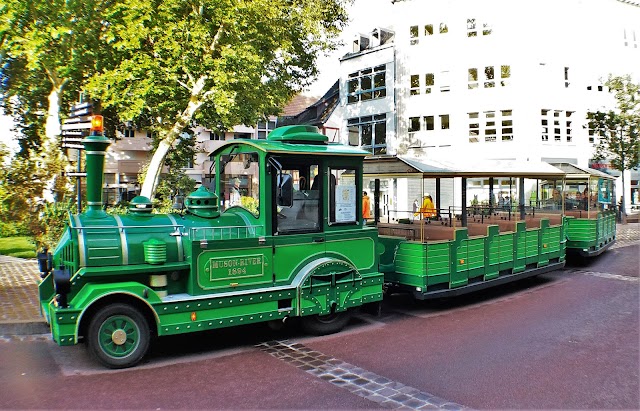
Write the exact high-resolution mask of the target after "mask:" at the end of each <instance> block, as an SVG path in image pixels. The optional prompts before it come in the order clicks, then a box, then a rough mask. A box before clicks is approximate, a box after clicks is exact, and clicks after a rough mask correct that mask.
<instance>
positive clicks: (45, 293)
mask: <svg viewBox="0 0 640 411" xmlns="http://www.w3.org/2000/svg"><path fill="white" fill-rule="evenodd" d="M55 293H56V291H55V285H54V284H53V273H49V274H47V276H46V277H44V278H43V279H42V281H40V284H38V299H39V301H40V313H41V314H42V316H43V317H44V318H45V320H46V321H47V322H49V303H50V302H51V299H52V298H53V297H54V295H55Z"/></svg>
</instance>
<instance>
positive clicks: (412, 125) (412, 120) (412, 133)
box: [408, 117, 420, 148]
mask: <svg viewBox="0 0 640 411" xmlns="http://www.w3.org/2000/svg"><path fill="white" fill-rule="evenodd" d="M408 131H409V147H414V148H416V147H420V139H418V138H417V137H416V134H417V132H418V131H420V117H409V130H408Z"/></svg>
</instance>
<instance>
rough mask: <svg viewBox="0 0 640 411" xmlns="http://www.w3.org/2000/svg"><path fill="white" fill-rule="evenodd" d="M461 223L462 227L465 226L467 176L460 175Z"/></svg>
mask: <svg viewBox="0 0 640 411" xmlns="http://www.w3.org/2000/svg"><path fill="white" fill-rule="evenodd" d="M460 222H461V224H462V226H463V227H466V226H467V178H466V177H462V216H461V221H460Z"/></svg>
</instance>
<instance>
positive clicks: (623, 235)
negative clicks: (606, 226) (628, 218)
mask: <svg viewBox="0 0 640 411" xmlns="http://www.w3.org/2000/svg"><path fill="white" fill-rule="evenodd" d="M633 244H640V223H629V224H624V225H622V224H618V225H617V227H616V242H615V244H614V245H612V246H611V248H612V249H613V248H619V247H626V246H629V245H633Z"/></svg>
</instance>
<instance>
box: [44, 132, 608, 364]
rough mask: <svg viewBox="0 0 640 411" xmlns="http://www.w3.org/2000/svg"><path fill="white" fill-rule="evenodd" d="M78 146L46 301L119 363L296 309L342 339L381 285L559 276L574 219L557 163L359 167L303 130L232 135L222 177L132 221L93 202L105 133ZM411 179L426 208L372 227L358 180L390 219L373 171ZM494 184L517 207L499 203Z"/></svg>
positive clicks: (221, 160)
mask: <svg viewBox="0 0 640 411" xmlns="http://www.w3.org/2000/svg"><path fill="white" fill-rule="evenodd" d="M84 142H85V145H86V152H87V172H88V176H87V182H88V184H87V187H88V193H87V199H88V206H89V207H88V210H87V211H86V212H84V213H82V214H72V215H70V218H69V221H68V223H67V227H66V230H65V232H64V234H63V236H62V238H61V240H60V242H59V244H58V246H57V247H56V248H55V250H54V252H53V255H52V256H51V259H50V261H47V258H46V257H45V256H43V258H41V259H40V263H41V266H42V267H43V270H42V271H43V275H44V279H43V281H42V283H41V284H40V286H39V291H40V301H41V307H42V311H43V314H44V316H45V318H46V319H47V321H48V322H49V323H50V326H51V330H52V334H53V338H54V340H55V341H56V342H57V343H58V344H60V345H71V344H75V343H77V342H79V341H80V340H82V339H84V340H85V341H87V342H88V346H89V349H90V350H91V352H92V353H93V354H94V355H95V357H96V358H97V359H98V360H99V361H101V362H102V363H103V364H105V365H106V366H108V367H113V368H121V367H127V366H132V365H134V364H136V363H137V362H138V361H140V360H141V359H142V357H143V356H144V354H145V353H146V351H147V349H148V346H149V342H150V336H151V335H158V336H163V335H171V334H181V333H188V332H193V331H200V330H207V329H215V328H222V327H229V326H235V325H241V324H250V323H256V322H265V321H283V320H284V319H286V318H289V317H300V318H301V322H302V324H303V326H304V328H305V329H306V330H307V331H308V332H311V333H316V334H322V333H330V332H335V331H338V330H340V329H341V328H342V327H343V326H344V325H345V324H346V323H347V321H348V319H349V314H350V313H351V311H352V310H353V309H354V308H357V307H360V306H362V305H364V304H367V303H377V302H379V301H381V300H382V295H383V283H385V284H386V286H387V287H388V288H390V289H392V290H402V291H408V292H410V293H412V294H413V295H414V296H415V297H417V298H419V299H429V298H437V297H443V296H454V295H459V294H462V293H466V292H470V291H474V290H478V289H481V288H486V287H491V286H494V285H498V284H501V283H505V282H509V281H514V280H517V279H520V278H525V277H529V276H533V275H538V274H541V273H544V272H548V271H551V270H555V269H558V268H561V267H563V266H564V264H565V252H566V248H567V240H566V239H567V236H568V232H569V230H571V227H572V226H571V222H572V221H574V220H575V221H578V220H579V219H580V218H576V219H572V217H565V215H564V205H565V203H564V202H563V201H562V200H561V201H560V202H559V203H557V204H556V205H553V206H549V207H547V206H546V205H547V204H546V203H549V204H548V205H551V198H546V197H550V196H551V194H549V195H548V196H547V194H546V193H552V192H553V189H559V190H562V189H563V187H564V178H565V174H566V173H565V172H564V171H562V170H559V169H557V168H554V167H551V166H549V165H546V166H545V165H538V166H537V167H536V168H533V169H532V168H531V167H530V166H531V164H528V165H525V164H515V165H513V164H512V167H504V164H503V165H502V166H501V167H500V168H496V167H492V168H487V167H486V165H485V166H482V167H480V166H476V167H467V168H466V169H452V168H450V167H446V166H442V165H438V166H437V167H434V166H427V165H426V164H424V163H421V162H420V161H418V160H411V161H409V160H405V161H403V160H402V159H401V158H395V159H394V158H386V157H383V158H370V159H366V160H364V158H365V156H366V155H368V153H366V152H364V151H361V150H359V149H355V148H352V147H348V146H344V145H339V144H329V143H328V142H327V137H326V136H323V135H321V134H319V133H318V132H317V129H315V128H314V127H309V126H290V127H283V128H280V129H276V130H274V131H273V132H272V133H270V134H269V136H268V138H267V139H266V140H232V141H229V142H226V143H225V144H224V145H223V146H221V147H220V148H219V149H217V150H216V151H215V152H214V153H212V158H214V160H215V161H214V167H215V175H216V177H215V181H214V182H213V184H212V185H211V187H210V189H207V188H205V187H200V188H199V189H198V190H196V191H195V192H194V193H191V194H190V195H189V196H188V197H187V199H186V201H185V205H186V209H185V211H184V212H183V213H175V214H153V213H152V209H151V204H150V202H149V201H148V199H146V198H144V197H138V198H136V199H134V200H133V201H132V202H131V205H130V211H129V213H128V214H126V215H122V216H110V215H107V214H106V213H104V212H103V211H102V210H101V206H102V201H101V198H100V196H101V190H100V187H101V186H102V167H103V157H104V150H105V149H106V147H107V146H108V144H109V142H108V140H107V139H105V138H104V137H102V136H101V135H99V133H97V134H96V135H93V136H91V137H89V138H87V139H85V141H84ZM487 170H489V171H487ZM365 174H366V176H367V181H368V182H370V183H372V185H371V186H369V185H367V186H366V187H365V185H364V181H363V177H364V176H365ZM416 174H418V175H419V176H420V178H425V177H429V178H432V179H434V180H435V185H434V186H433V188H435V191H434V192H435V202H434V204H433V205H432V206H429V207H433V209H432V210H425V209H423V208H424V207H420V208H418V209H417V210H410V211H409V210H407V211H406V213H405V215H404V217H403V216H400V215H399V214H396V218H395V220H394V221H390V220H387V221H386V222H384V221H380V216H379V212H378V211H377V212H376V213H375V215H376V219H375V220H376V221H375V223H376V224H372V223H373V222H372V221H369V222H367V221H366V220H365V219H364V218H363V217H362V216H363V210H362V207H363V205H362V201H361V197H360V194H361V193H362V192H363V191H364V190H365V189H369V190H370V191H373V192H374V196H373V197H374V209H375V210H381V209H383V208H384V207H387V210H386V211H387V212H388V215H389V214H390V212H391V210H389V209H388V204H386V205H385V204H380V198H382V197H383V196H382V195H381V194H380V177H383V176H386V177H393V178H397V177H414V176H415V175H416ZM444 179H449V180H456V181H458V182H459V183H456V184H458V185H457V186H456V184H454V185H453V186H456V188H457V189H458V191H459V196H460V198H459V199H460V201H459V202H458V204H461V205H462V206H461V207H456V206H454V205H453V203H451V204H445V203H444V202H443V198H444V197H446V196H445V195H443V192H442V190H441V184H440V183H441V181H444ZM478 179H480V181H482V182H485V181H488V182H489V185H488V186H489V187H490V188H489V198H490V200H489V201H488V203H487V204H484V205H483V204H478V203H477V202H475V198H474V200H472V201H468V199H467V195H468V192H470V191H469V190H468V188H469V187H468V183H469V182H477V181H478ZM494 179H497V180H500V183H499V184H498V185H497V187H498V190H500V188H501V187H503V188H506V189H507V192H508V193H509V195H510V197H511V198H510V201H509V203H508V204H507V203H506V202H503V201H498V200H497V199H494V198H495V197H497V195H500V191H498V193H495V192H494V191H493V188H494V186H495V184H494ZM541 181H542V182H546V184H547V185H546V186H545V185H544V184H543V183H541ZM506 182H508V185H506ZM532 182H535V184H533V183H532ZM532 184H533V185H534V186H535V189H532V188H531V187H532V186H533V185H532ZM423 187H424V186H423ZM516 187H520V189H519V190H517V189H515V188H516ZM527 187H529V188H528V191H529V194H528V196H525V191H526V190H527ZM607 187H608V186H607ZM450 194H451V193H450ZM450 197H451V196H450ZM453 197H455V195H454V196H453ZM515 198H517V200H514V199H515ZM559 198H561V197H559ZM543 200H544V201H543ZM543 202H546V203H545V205H544V206H543ZM425 204H426V203H425ZM396 211H398V210H396ZM374 225H376V226H374ZM607 227H609V226H607ZM610 229H611V227H609V228H607V230H609V231H608V233H610V232H611V231H610ZM597 232H600V231H597ZM379 234H380V235H379ZM593 234H594V233H593V232H592V231H588V233H587V235H593ZM609 235H610V234H609ZM613 236H615V224H613Z"/></svg>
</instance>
